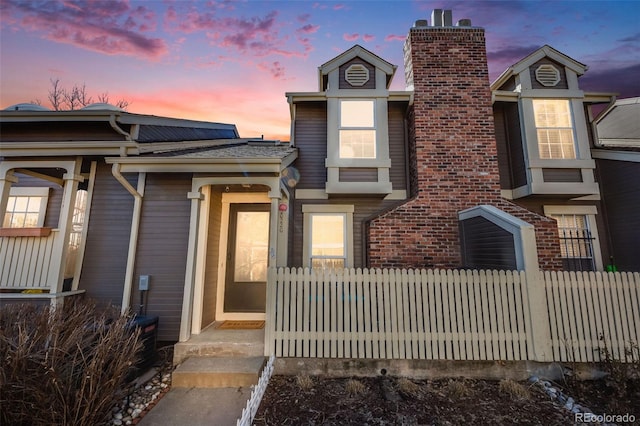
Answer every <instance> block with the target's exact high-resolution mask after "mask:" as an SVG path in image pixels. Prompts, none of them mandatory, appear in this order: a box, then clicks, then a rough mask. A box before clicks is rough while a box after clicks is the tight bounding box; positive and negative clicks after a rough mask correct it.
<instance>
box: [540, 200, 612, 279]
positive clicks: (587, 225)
mask: <svg viewBox="0 0 640 426" xmlns="http://www.w3.org/2000/svg"><path fill="white" fill-rule="evenodd" d="M577 207H578V209H577V210H573V211H572V210H571V208H570V207H564V206H562V207H556V208H553V206H546V207H545V213H546V214H547V216H549V217H551V218H553V219H555V220H556V222H557V223H558V234H559V237H560V253H561V255H562V262H563V267H564V269H565V270H568V271H596V270H599V269H601V268H602V266H601V259H600V248H599V245H598V244H599V243H598V241H597V228H596V223H595V213H596V212H595V207H591V206H577Z"/></svg>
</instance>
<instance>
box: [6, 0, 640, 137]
mask: <svg viewBox="0 0 640 426" xmlns="http://www.w3.org/2000/svg"><path fill="white" fill-rule="evenodd" d="M436 8H439V9H451V10H452V11H453V20H454V22H455V21H457V20H459V19H462V18H468V19H471V21H472V24H473V25H474V26H481V27H483V28H485V31H486V39H487V52H488V60H489V72H490V77H491V80H493V79H495V78H496V77H497V76H498V75H499V74H500V73H501V72H502V71H504V69H506V68H507V67H508V66H509V65H511V64H513V63H515V62H516V61H518V60H519V59H521V58H523V57H524V56H526V55H527V54H529V53H531V52H532V51H533V50H535V49H537V48H538V47H540V46H543V45H545V44H548V45H550V46H552V47H554V48H555V49H557V50H559V51H561V52H563V53H565V54H567V55H568V56H570V57H572V58H574V59H576V60H578V61H580V62H582V63H584V64H586V65H588V66H589V71H588V72H587V73H586V74H585V76H583V77H582V78H581V79H580V82H581V85H582V88H583V89H585V90H588V91H604V92H617V93H620V95H621V96H620V97H631V96H640V83H639V81H640V79H639V78H638V75H640V1H450V2H443V1H404V0H399V1H345V2H333V1H266V2H265V1H187V0H173V1H171V0H166V1H164V0H163V1H160V0H158V1H133V0H132V1H116V0H110V1H74V0H66V1H17V0H3V1H2V2H1V3H0V26H1V27H0V31H1V32H0V36H1V39H0V107H2V108H5V107H7V106H9V105H12V104H15V103H19V102H29V101H33V100H39V101H40V102H41V104H42V105H44V106H49V102H48V100H47V93H48V90H49V88H50V79H52V78H57V79H59V80H60V82H61V84H62V86H64V87H67V88H71V87H72V86H73V85H74V84H80V85H82V84H85V85H86V88H87V91H88V92H89V94H90V95H92V96H93V97H94V98H97V96H98V95H100V94H103V93H108V95H109V98H110V99H111V100H112V101H116V100H118V99H122V98H124V99H126V100H128V101H129V102H130V106H129V108H128V110H129V111H130V112H136V113H142V114H154V115H163V116H171V117H180V118H189V119H196V120H207V121H218V122H225V123H234V124H236V125H237V126H238V128H239V130H240V134H241V136H244V137H253V136H258V135H262V134H264V135H265V136H266V137H272V138H277V139H283V140H288V132H289V110H288V105H287V102H286V99H285V96H284V93H285V92H295V91H315V90H317V89H318V82H317V67H318V66H319V65H321V64H323V63H324V62H326V61H328V60H330V59H331V58H333V57H335V56H336V55H338V54H339V53H341V52H342V51H344V50H346V49H348V48H350V47H352V46H353V45H354V44H360V45H362V46H363V47H365V48H367V49H369V50H371V51H372V52H374V53H376V54H377V55H379V56H381V57H382V58H384V59H386V60H387V61H389V62H391V63H393V64H395V65H398V67H399V68H398V72H397V73H396V76H395V78H394V83H393V85H392V89H393V90H404V81H403V73H402V72H401V70H402V45H403V42H404V39H405V37H406V35H407V33H408V31H409V28H410V27H411V26H412V25H413V23H414V22H415V21H416V20H417V19H429V18H430V15H431V10H433V9H436Z"/></svg>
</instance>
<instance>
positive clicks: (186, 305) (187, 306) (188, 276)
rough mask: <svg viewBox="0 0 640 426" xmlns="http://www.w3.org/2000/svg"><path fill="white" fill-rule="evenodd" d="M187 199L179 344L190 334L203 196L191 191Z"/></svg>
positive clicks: (198, 192)
mask: <svg viewBox="0 0 640 426" xmlns="http://www.w3.org/2000/svg"><path fill="white" fill-rule="evenodd" d="M187 198H189V199H190V200H191V218H190V220H189V242H188V247H187V268H186V271H185V274H184V295H183V296H182V316H181V319H180V336H179V338H178V340H179V341H180V342H186V341H187V340H188V339H189V336H190V334H191V333H190V331H191V314H192V310H193V291H194V284H195V271H196V258H197V251H198V231H199V229H198V224H199V221H200V201H202V200H203V199H204V195H203V194H202V193H201V192H200V191H192V192H189V193H187Z"/></svg>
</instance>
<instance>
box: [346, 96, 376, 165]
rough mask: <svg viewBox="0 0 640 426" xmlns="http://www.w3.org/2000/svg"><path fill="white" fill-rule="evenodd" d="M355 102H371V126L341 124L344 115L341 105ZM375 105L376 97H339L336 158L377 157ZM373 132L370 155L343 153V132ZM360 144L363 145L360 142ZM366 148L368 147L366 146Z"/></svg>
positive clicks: (364, 158) (365, 158)
mask: <svg viewBox="0 0 640 426" xmlns="http://www.w3.org/2000/svg"><path fill="white" fill-rule="evenodd" d="M356 102H368V103H370V104H371V117H370V118H371V126H367V125H357V124H354V125H346V124H343V121H344V117H343V115H342V113H343V105H344V104H346V103H356ZM376 111H377V105H376V99H372V98H341V99H339V101H338V158H339V159H341V160H375V159H377V158H378V147H377V144H378V120H377V114H376ZM363 131H366V132H373V141H371V148H372V149H373V155H372V156H356V155H351V156H346V155H343V140H342V137H343V132H344V133H345V134H346V132H363ZM360 145H361V146H364V144H363V143H362V142H360ZM367 148H369V147H368V146H367Z"/></svg>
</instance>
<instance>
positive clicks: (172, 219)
mask: <svg viewBox="0 0 640 426" xmlns="http://www.w3.org/2000/svg"><path fill="white" fill-rule="evenodd" d="M190 190H191V175H190V174H174V173H168V174H164V175H161V174H149V175H147V183H146V189H145V195H144V200H143V203H142V217H141V219H140V232H139V235H138V251H137V257H136V268H135V280H136V281H135V282H136V283H137V280H138V278H139V276H140V275H150V276H151V279H150V284H149V291H148V292H147V295H146V300H145V305H146V313H147V315H152V316H153V315H157V316H159V317H160V320H159V324H158V339H159V340H165V341H176V340H178V334H179V331H180V317H181V314H182V296H183V292H184V274H185V270H186V261H187V243H188V239H189V218H190V212H191V203H190V201H189V199H187V192H189V191H190ZM139 300H140V295H139V292H138V290H137V285H134V286H133V291H132V294H131V304H132V306H137V304H138V303H139Z"/></svg>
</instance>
